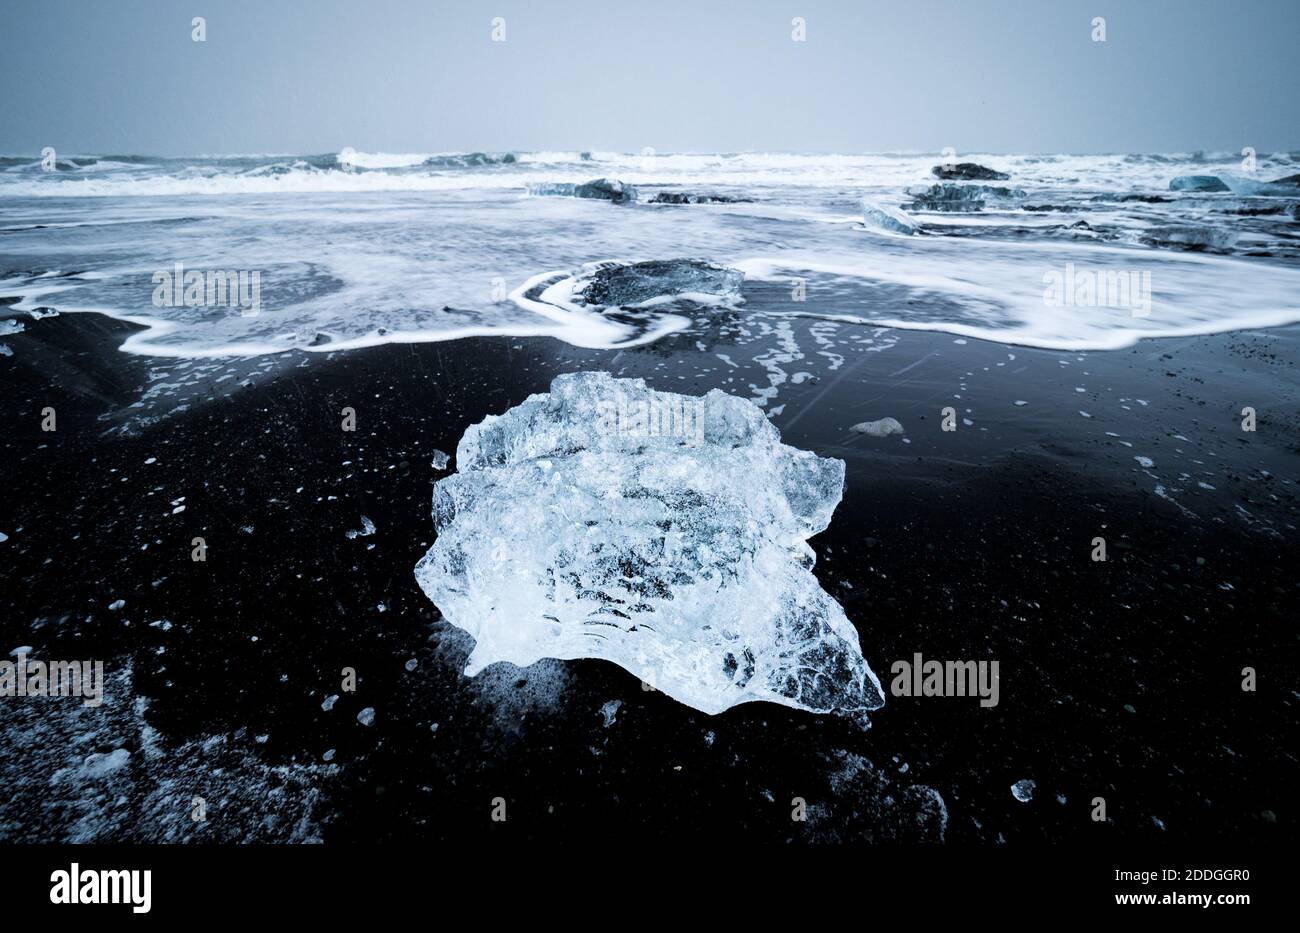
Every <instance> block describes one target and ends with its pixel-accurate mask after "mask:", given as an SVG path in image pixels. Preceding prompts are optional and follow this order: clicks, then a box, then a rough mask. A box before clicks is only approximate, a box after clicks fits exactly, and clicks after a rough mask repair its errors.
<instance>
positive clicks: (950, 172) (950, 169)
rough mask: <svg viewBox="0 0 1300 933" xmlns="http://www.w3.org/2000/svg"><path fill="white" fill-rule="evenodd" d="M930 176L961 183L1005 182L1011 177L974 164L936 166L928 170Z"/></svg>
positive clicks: (961, 163) (960, 163) (962, 163)
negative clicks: (960, 181) (958, 180)
mask: <svg viewBox="0 0 1300 933" xmlns="http://www.w3.org/2000/svg"><path fill="white" fill-rule="evenodd" d="M930 174H932V175H934V177H936V178H942V179H945V180H951V179H961V180H962V181H1006V180H1007V179H1008V178H1010V177H1011V176H1010V175H1008V174H1007V173H1006V172H999V171H997V170H996V169H991V168H987V167H986V166H983V165H978V164H976V163H974V162H959V163H957V164H956V165H936V166H935V167H934V168H932V169H930Z"/></svg>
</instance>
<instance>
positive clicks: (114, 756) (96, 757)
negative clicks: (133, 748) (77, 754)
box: [81, 748, 131, 778]
mask: <svg viewBox="0 0 1300 933" xmlns="http://www.w3.org/2000/svg"><path fill="white" fill-rule="evenodd" d="M130 758H131V753H130V752H129V751H127V750H126V749H125V748H115V749H113V750H112V751H111V752H109V753H108V754H107V755H105V754H101V753H99V752H96V753H94V754H90V755H87V756H86V760H85V761H84V762H83V763H82V765H81V770H82V773H83V774H85V775H86V776H87V777H92V778H96V777H103V776H104V775H105V774H109V773H110V772H113V771H116V770H117V769H118V768H121V767H122V766H123V765H125V764H126V763H127V762H128V761H129V760H130Z"/></svg>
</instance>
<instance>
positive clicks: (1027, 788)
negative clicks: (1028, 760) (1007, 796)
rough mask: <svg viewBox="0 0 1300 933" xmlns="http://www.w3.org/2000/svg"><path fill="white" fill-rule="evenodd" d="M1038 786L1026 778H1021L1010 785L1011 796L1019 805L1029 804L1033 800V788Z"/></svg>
mask: <svg viewBox="0 0 1300 933" xmlns="http://www.w3.org/2000/svg"><path fill="white" fill-rule="evenodd" d="M1037 786H1038V785H1037V784H1035V783H1034V782H1033V781H1031V780H1029V779H1028V778H1022V779H1021V780H1019V781H1016V783H1014V784H1012V785H1011V796H1012V797H1015V798H1016V799H1017V800H1019V801H1020V802H1021V803H1029V801H1031V800H1033V799H1034V788H1035V787H1037Z"/></svg>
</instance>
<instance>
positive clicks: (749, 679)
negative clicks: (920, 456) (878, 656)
mask: <svg viewBox="0 0 1300 933" xmlns="http://www.w3.org/2000/svg"><path fill="white" fill-rule="evenodd" d="M456 463H457V467H458V469H459V471H460V472H458V473H456V474H453V475H452V476H449V477H447V478H446V479H443V480H440V481H439V482H437V483H435V484H434V494H433V519H434V524H435V526H436V528H437V532H438V536H437V539H436V540H435V542H434V544H433V546H432V547H431V548H430V549H429V551H428V553H427V554H425V556H424V558H423V559H421V560H420V562H419V563H418V564H417V565H416V568H415V576H416V580H417V581H418V582H419V584H420V587H421V588H422V589H423V590H424V592H425V594H426V595H427V596H428V597H429V598H430V599H431V600H432V601H433V602H434V604H435V605H437V607H438V608H439V609H440V610H441V611H442V613H443V616H444V617H445V618H446V619H447V620H448V621H449V622H451V623H452V624H453V625H455V626H458V627H459V628H462V629H464V630H465V631H466V632H468V633H469V634H470V635H471V636H473V638H474V639H475V641H476V643H475V646H474V649H473V651H472V652H471V653H470V655H469V658H468V660H467V664H466V669H465V673H466V674H467V675H470V676H473V675H476V674H478V673H479V672H480V671H482V670H483V669H484V668H485V667H487V666H488V665H491V664H495V663H496V662H499V661H505V662H509V663H511V664H515V665H518V666H520V667H524V666H528V665H531V664H533V663H534V662H537V661H538V660H539V659H542V658H560V659H566V660H567V659H574V658H602V659H604V660H607V661H612V662H614V663H615V664H618V665H620V666H621V667H623V668H625V669H626V670H628V671H630V672H631V673H632V674H634V675H635V676H637V677H639V678H641V680H642V681H644V682H646V683H648V684H650V685H651V686H653V687H655V688H657V689H659V690H662V691H663V692H665V693H667V694H668V695H669V696H671V697H673V698H674V699H676V700H678V701H680V702H682V703H685V704H687V705H688V706H692V707H694V708H696V709H699V710H702V711H704V712H706V713H710V714H714V713H720V712H722V711H723V710H725V709H728V708H729V707H731V706H735V705H736V704H739V703H746V702H751V701H754V700H767V701H770V702H774V703H780V704H783V705H786V706H791V707H795V708H798V709H805V710H810V711H813V712H841V713H845V714H849V715H853V716H858V715H860V714H861V713H863V712H866V711H869V710H874V709H877V708H879V707H880V706H881V705H883V703H884V698H883V692H882V691H881V688H880V682H879V681H878V680H877V679H876V677H875V675H874V674H873V673H872V671H871V669H870V668H869V667H868V666H867V663H866V661H865V660H864V659H863V657H862V652H861V649H860V648H859V645H858V635H857V631H856V630H855V629H854V628H853V626H852V624H850V622H849V621H848V619H847V618H846V617H845V615H844V611H843V610H842V609H841V608H840V606H839V604H838V603H836V602H835V600H834V599H832V598H831V597H830V596H829V595H827V594H826V593H825V592H824V591H823V590H822V588H821V587H820V586H819V585H818V583H817V579H816V577H814V576H813V574H812V572H811V567H812V565H813V562H814V560H815V556H814V554H813V551H812V548H810V547H809V546H808V543H807V540H808V538H810V537H811V536H812V535H815V534H817V533H818V532H820V531H822V530H823V529H825V528H826V526H827V525H828V524H829V523H830V519H831V515H832V513H833V512H834V510H835V507H836V505H838V504H839V501H840V497H841V495H842V492H843V486H844V463H843V461H840V460H833V459H827V458H822V457H818V456H817V455H816V454H813V453H810V452H808V451H802V450H796V449H795V448H793V447H788V446H786V445H784V444H782V443H781V438H780V435H779V433H778V432H777V430H776V428H775V427H773V426H772V424H771V423H770V422H769V421H768V420H767V418H765V417H764V416H763V412H762V411H761V410H760V409H759V408H758V407H757V406H755V405H754V404H753V403H751V402H749V401H747V400H744V399H740V398H736V397H733V396H729V395H726V394H724V393H723V392H720V391H718V390H716V389H715V390H713V391H711V392H710V393H709V394H708V395H706V396H704V397H703V398H699V397H690V396H683V395H676V394H672V393H667V392H657V391H654V390H651V389H649V388H647V386H646V384H645V382H644V380H641V379H617V380H616V379H614V378H613V377H612V376H610V375H609V374H607V373H593V372H588V373H575V374H568V375H562V376H559V377H557V378H556V379H555V381H554V382H552V383H551V391H550V393H549V394H540V395H533V396H531V397H529V398H528V399H527V400H526V401H525V402H523V403H522V404H521V405H518V406H516V407H515V408H512V409H510V410H509V411H507V412H506V413H505V414H504V415H501V416H499V417H496V416H489V417H488V418H486V419H485V420H484V421H483V422H481V423H479V424H476V425H472V426H471V427H470V428H469V429H468V430H467V431H466V432H465V436H464V437H463V438H462V439H461V442H460V444H459V446H458V447H457V449H456Z"/></svg>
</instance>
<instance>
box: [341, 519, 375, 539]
mask: <svg viewBox="0 0 1300 933" xmlns="http://www.w3.org/2000/svg"><path fill="white" fill-rule="evenodd" d="M374 533H375V523H374V522H372V521H371V520H370V519H368V518H366V516H364V515H362V516H361V527H360V528H349V529H348V530H347V532H346V534H347V536H348V538H349V539H351V538H364V537H365V536H366V535H372V534H374Z"/></svg>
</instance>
